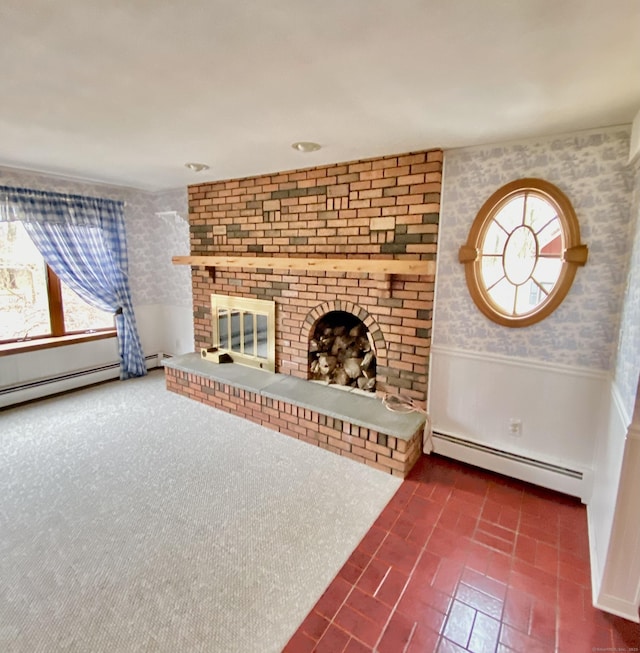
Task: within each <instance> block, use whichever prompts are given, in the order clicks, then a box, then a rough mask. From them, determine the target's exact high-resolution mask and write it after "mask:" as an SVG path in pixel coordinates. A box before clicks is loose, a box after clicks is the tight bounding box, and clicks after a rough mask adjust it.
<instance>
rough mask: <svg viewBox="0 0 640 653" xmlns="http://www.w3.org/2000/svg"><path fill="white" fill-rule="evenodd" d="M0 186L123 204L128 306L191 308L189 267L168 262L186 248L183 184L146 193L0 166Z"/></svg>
mask: <svg viewBox="0 0 640 653" xmlns="http://www.w3.org/2000/svg"><path fill="white" fill-rule="evenodd" d="M0 185H6V186H20V187H26V188H35V189H38V190H49V191H53V192H57V193H74V194H77V195H89V196H93V197H106V198H110V199H115V200H122V201H124V202H126V207H125V223H126V229H127V247H128V250H129V280H130V284H131V294H132V297H133V303H134V307H135V306H136V305H141V304H161V303H167V304H173V305H176V306H186V307H190V306H191V275H190V270H189V268H182V269H177V266H173V265H172V264H171V256H172V255H173V254H186V253H188V252H189V224H188V221H187V189H186V188H182V189H176V190H172V191H164V192H161V193H148V192H144V191H139V190H135V189H133V188H124V187H119V186H109V185H105V184H99V183H92V182H85V181H80V180H74V179H66V178H64V177H56V176H50V175H44V174H40V173H35V172H30V171H26V170H16V169H13V168H4V167H0ZM160 211H177V212H178V213H179V216H180V217H179V218H178V219H175V218H170V219H168V218H163V217H159V216H157V215H156V212H160Z"/></svg>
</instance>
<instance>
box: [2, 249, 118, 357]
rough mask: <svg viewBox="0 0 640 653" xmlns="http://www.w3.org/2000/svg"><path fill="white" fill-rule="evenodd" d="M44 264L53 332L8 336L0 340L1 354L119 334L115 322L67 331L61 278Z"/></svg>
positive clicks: (99, 338)
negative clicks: (99, 326)
mask: <svg viewBox="0 0 640 653" xmlns="http://www.w3.org/2000/svg"><path fill="white" fill-rule="evenodd" d="M44 266H45V275H46V280H47V300H48V306H49V320H50V324H51V333H47V334H42V335H34V336H27V337H26V338H7V339H4V340H0V356H3V355H6V354H17V353H21V352H24V351H34V350H37V349H48V348H50V347H60V346H63V345H67V344H71V343H75V342H89V341H91V340H101V339H103V338H113V337H115V336H116V335H117V332H116V327H115V322H114V326H113V327H103V328H100V329H86V330H84V331H67V330H66V329H65V326H64V305H63V301H62V285H61V282H60V278H59V277H58V275H57V274H56V273H55V272H54V271H53V270H52V269H51V268H50V267H49V266H48V265H47V263H46V262H45V263H44Z"/></svg>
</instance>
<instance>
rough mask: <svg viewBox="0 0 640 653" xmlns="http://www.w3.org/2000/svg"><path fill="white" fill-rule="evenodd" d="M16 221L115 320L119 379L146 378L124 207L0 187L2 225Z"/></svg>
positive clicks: (58, 270) (70, 282) (62, 274)
mask: <svg viewBox="0 0 640 653" xmlns="http://www.w3.org/2000/svg"><path fill="white" fill-rule="evenodd" d="M13 221H18V222H21V223H22V225H23V226H24V229H25V230H26V232H27V233H28V234H29V236H30V237H31V239H32V240H33V242H34V244H35V246H36V247H37V248H38V250H39V251H40V253H41V255H42V258H43V259H44V260H45V262H46V264H47V265H48V266H49V267H50V268H51V269H52V270H53V272H54V273H55V274H56V275H57V276H58V277H59V278H60V279H61V280H62V281H63V282H64V283H65V284H66V285H67V286H68V287H69V288H70V289H71V290H73V291H74V292H75V293H77V294H78V295H79V296H80V297H81V298H82V299H83V300H84V301H85V302H86V303H87V304H89V305H90V306H93V307H95V308H97V309H100V310H101V311H109V312H111V313H113V314H114V315H115V325H116V331H117V335H118V350H119V355H120V378H122V379H126V378H129V377H132V376H143V375H144V374H146V372H147V369H146V364H145V360H144V354H143V351H142V345H141V343H140V337H139V335H138V330H137V327H136V320H135V315H134V311H133V305H132V301H131V292H130V289H129V279H128V258H127V243H126V233H125V224H124V203H123V202H119V201H115V200H110V199H103V198H95V197H84V196H80V195H66V194H62V193H52V192H47V191H38V190H32V189H26V188H14V187H9V186H0V222H13Z"/></svg>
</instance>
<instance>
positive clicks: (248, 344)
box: [243, 313, 254, 356]
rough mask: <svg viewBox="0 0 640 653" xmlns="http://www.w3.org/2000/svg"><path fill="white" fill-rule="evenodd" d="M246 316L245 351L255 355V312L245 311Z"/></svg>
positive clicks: (244, 327)
mask: <svg viewBox="0 0 640 653" xmlns="http://www.w3.org/2000/svg"><path fill="white" fill-rule="evenodd" d="M243 318H244V326H243V329H244V353H245V354H249V355H250V356H253V353H254V352H253V313H245V314H244V315H243Z"/></svg>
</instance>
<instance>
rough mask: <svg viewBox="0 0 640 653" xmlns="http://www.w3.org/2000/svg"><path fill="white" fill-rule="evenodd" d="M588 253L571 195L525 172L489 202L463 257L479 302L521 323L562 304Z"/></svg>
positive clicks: (507, 321) (497, 318) (497, 316)
mask: <svg viewBox="0 0 640 653" xmlns="http://www.w3.org/2000/svg"><path fill="white" fill-rule="evenodd" d="M587 255H588V251H587V247H586V245H582V244H581V243H580V226H579V224H578V219H577V218H576V214H575V212H574V210H573V207H572V206H571V202H569V200H568V199H567V197H566V195H565V194H564V193H563V192H562V191H561V190H560V189H559V188H556V187H555V186H554V185H553V184H550V183H549V182H546V181H543V180H541V179H520V180H517V181H513V182H511V183H509V184H507V185H506V186H503V187H502V188H500V189H499V190H497V191H496V192H495V193H494V194H493V195H492V196H491V197H490V198H489V199H488V200H487V201H486V202H485V203H484V205H483V206H482V208H481V209H480V212H479V213H478V215H477V216H476V219H475V220H474V222H473V225H472V226H471V230H470V231H469V237H468V238H467V242H466V244H465V245H463V246H462V247H461V248H460V254H459V258H460V262H461V263H464V265H465V273H466V278H467V285H468V287H469V292H470V293H471V297H472V298H473V301H474V302H475V303H476V305H477V307H478V308H479V309H480V310H481V311H482V312H483V313H484V314H485V315H486V316H487V317H488V318H490V319H491V320H493V321H494V322H498V323H499V324H503V325H505V326H513V327H521V326H528V325H530V324H534V323H535V322H538V321H540V320H542V319H543V318H544V317H546V316H547V315H549V314H550V313H551V312H552V311H553V310H555V309H556V308H557V307H558V306H559V305H560V303H561V302H562V300H563V299H564V297H565V296H566V294H567V293H568V292H569V288H570V287H571V284H572V282H573V278H574V276H575V272H576V267H577V266H579V265H584V264H585V263H586V260H587Z"/></svg>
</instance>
